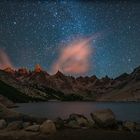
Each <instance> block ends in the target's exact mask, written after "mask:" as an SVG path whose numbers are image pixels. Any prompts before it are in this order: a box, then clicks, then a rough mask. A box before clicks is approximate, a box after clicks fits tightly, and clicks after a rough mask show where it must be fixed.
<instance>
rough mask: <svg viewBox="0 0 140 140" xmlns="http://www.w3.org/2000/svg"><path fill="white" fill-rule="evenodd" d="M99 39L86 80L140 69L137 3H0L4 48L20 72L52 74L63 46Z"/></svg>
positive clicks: (139, 11) (46, 0)
mask: <svg viewBox="0 0 140 140" xmlns="http://www.w3.org/2000/svg"><path fill="white" fill-rule="evenodd" d="M98 33H99V34H101V35H100V36H99V38H97V39H95V40H94V41H93V45H92V48H93V54H92V57H91V66H90V67H91V68H90V71H89V72H88V73H86V75H92V74H95V75H97V76H99V77H102V76H105V75H108V76H110V77H116V76H118V75H120V74H122V73H124V72H128V73H129V72H131V71H132V70H133V69H134V68H135V67H137V66H139V65H140V2H139V1H135V0H129V1H127V0H126V1H125V0H118V1H115V0H112V1H110V0H108V1H107V0H103V1H102V0H101V1H92V0H88V1H83V0H81V1H80V0H57V1H55V0H53V1H50V0H23V1H17V0H13V1H11V0H10V1H6V0H1V1H0V48H2V49H4V50H5V52H6V53H7V54H8V56H9V57H10V58H11V61H12V62H13V64H14V65H15V66H16V67H27V68H29V69H33V68H34V65H35V64H37V63H39V64H40V65H41V66H42V67H43V68H44V69H45V70H48V71H49V69H50V67H51V64H52V63H53V62H54V61H55V60H56V59H57V57H58V52H59V48H60V47H61V46H63V45H64V44H67V43H69V42H71V41H72V40H74V39H75V38H79V37H89V36H92V35H94V34H98Z"/></svg>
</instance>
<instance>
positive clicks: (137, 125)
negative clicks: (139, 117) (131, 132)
mask: <svg viewBox="0 0 140 140" xmlns="http://www.w3.org/2000/svg"><path fill="white" fill-rule="evenodd" d="M136 131H140V123H136Z"/></svg>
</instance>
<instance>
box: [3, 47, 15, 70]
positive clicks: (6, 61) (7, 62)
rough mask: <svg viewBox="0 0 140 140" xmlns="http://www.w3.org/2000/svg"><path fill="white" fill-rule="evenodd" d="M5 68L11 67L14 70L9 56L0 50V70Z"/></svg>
mask: <svg viewBox="0 0 140 140" xmlns="http://www.w3.org/2000/svg"><path fill="white" fill-rule="evenodd" d="M7 67H11V68H13V69H14V66H13V65H12V63H11V60H10V58H9V56H8V55H7V54H6V52H5V51H4V50H2V49H0V69H5V68H7Z"/></svg>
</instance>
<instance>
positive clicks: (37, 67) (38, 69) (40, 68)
mask: <svg viewBox="0 0 140 140" xmlns="http://www.w3.org/2000/svg"><path fill="white" fill-rule="evenodd" d="M34 71H35V72H36V73H39V72H41V71H43V70H42V67H41V66H40V65H39V64H36V65H35V69H34Z"/></svg>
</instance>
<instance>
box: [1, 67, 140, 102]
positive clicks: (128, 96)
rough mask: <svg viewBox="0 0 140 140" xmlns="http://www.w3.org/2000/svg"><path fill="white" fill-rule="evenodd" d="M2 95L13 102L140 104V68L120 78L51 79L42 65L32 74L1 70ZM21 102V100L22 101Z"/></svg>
mask: <svg viewBox="0 0 140 140" xmlns="http://www.w3.org/2000/svg"><path fill="white" fill-rule="evenodd" d="M0 84H1V85H0V94H1V95H3V96H6V97H8V98H9V99H11V100H12V101H14V102H25V101H33V100H35V101H40V100H41V101H46V100H52V99H53V100H54V99H55V100H92V101H140V67H137V68H136V69H134V71H133V72H132V73H130V74H127V73H124V74H122V75H120V76H119V77H117V78H114V79H112V78H109V77H108V76H106V77H103V78H100V79H99V78H97V77H96V76H95V75H93V76H91V77H88V76H86V77H82V76H80V77H77V78H75V77H72V76H66V75H64V74H63V73H62V72H60V71H58V72H57V73H56V74H54V75H49V74H48V73H47V72H46V71H44V70H43V69H42V68H41V66H40V65H39V64H37V65H36V66H35V69H34V70H33V71H28V70H27V69H26V68H20V69H18V70H16V71H14V70H12V69H11V68H7V69H5V70H0ZM21 98H22V99H21Z"/></svg>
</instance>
